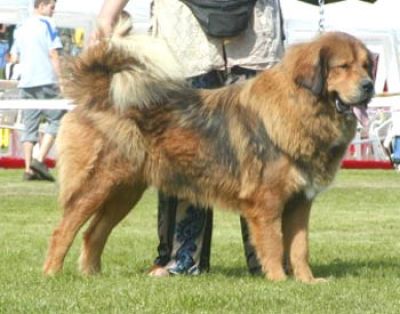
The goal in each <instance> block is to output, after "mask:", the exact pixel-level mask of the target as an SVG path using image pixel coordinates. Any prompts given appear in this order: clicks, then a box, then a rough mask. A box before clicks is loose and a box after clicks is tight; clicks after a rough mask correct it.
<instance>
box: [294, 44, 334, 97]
mask: <svg viewBox="0 0 400 314" xmlns="http://www.w3.org/2000/svg"><path fill="white" fill-rule="evenodd" d="M307 53H308V55H307ZM301 55H302V57H301V58H299V59H298V60H297V61H298V62H297V64H296V65H295V71H294V80H295V82H296V84H297V85H299V86H301V87H303V88H306V89H309V90H310V91H311V92H312V93H313V94H314V95H316V96H322V95H323V93H324V91H325V82H326V79H327V75H328V57H329V52H328V49H325V48H321V49H319V50H317V51H315V50H314V51H307V52H305V53H304V54H301Z"/></svg>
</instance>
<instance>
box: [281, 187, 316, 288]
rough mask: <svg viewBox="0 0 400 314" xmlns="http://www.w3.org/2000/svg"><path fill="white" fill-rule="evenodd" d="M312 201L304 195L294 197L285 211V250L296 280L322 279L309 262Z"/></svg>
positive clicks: (307, 281) (283, 224)
mask: <svg viewBox="0 0 400 314" xmlns="http://www.w3.org/2000/svg"><path fill="white" fill-rule="evenodd" d="M311 203H312V202H311V201H310V200H308V199H306V198H305V197H304V196H303V195H299V196H297V197H295V198H293V199H292V200H291V201H290V202H289V203H288V205H287V206H286V207H285V210H284V213H283V221H282V226H283V237H284V244H285V252H286V255H287V257H288V259H289V263H290V266H291V269H290V270H291V272H292V273H293V275H294V277H295V278H296V280H299V281H301V282H305V283H314V282H317V281H321V279H316V278H314V276H313V273H312V271H311V268H310V265H309V262H308V222H309V218H310V209H311Z"/></svg>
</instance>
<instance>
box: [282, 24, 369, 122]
mask: <svg viewBox="0 0 400 314" xmlns="http://www.w3.org/2000/svg"><path fill="white" fill-rule="evenodd" d="M288 57H289V58H290V59H291V61H290V62H291V65H292V71H293V73H292V75H293V78H294V80H295V83H296V84H297V85H298V86H300V87H301V88H305V89H308V90H309V91H310V92H311V93H312V94H314V95H315V96H316V97H320V98H323V99H326V100H329V103H331V104H334V105H335V106H336V110H337V111H338V112H339V113H341V114H351V113H353V114H354V115H355V116H356V117H357V118H358V120H359V121H360V122H361V123H363V124H364V123H365V122H366V121H365V120H366V119H368V116H367V115H366V108H367V104H368V102H369V101H370V100H371V97H372V96H373V95H374V81H373V77H372V68H373V60H372V54H371V53H370V52H369V50H368V49H367V48H366V47H365V45H364V44H363V43H362V42H361V41H360V40H358V39H356V38H355V37H353V36H351V35H348V34H346V33H341V32H330V33H325V34H323V35H321V36H320V37H319V38H318V39H317V40H315V41H313V42H311V43H307V44H300V45H297V46H295V47H293V50H289V52H288Z"/></svg>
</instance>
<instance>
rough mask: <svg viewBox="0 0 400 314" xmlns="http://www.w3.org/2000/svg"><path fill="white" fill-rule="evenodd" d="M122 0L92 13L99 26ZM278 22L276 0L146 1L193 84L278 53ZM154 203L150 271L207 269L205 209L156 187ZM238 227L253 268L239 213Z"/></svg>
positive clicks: (270, 61)
mask: <svg viewBox="0 0 400 314" xmlns="http://www.w3.org/2000/svg"><path fill="white" fill-rule="evenodd" d="M127 2H128V0H104V2H103V6H102V8H101V11H100V13H99V15H98V26H99V28H100V29H101V30H102V31H103V32H104V33H106V34H109V33H111V31H112V27H113V25H114V23H115V22H116V20H117V19H118V17H119V14H120V13H121V12H122V10H123V8H124V7H125V5H126V4H127ZM282 25H283V23H282V14H281V8H280V3H279V0H223V1H221V0H182V1H180V0H154V1H153V3H152V34H153V35H154V36H156V37H157V38H161V39H163V40H164V41H165V43H166V44H167V45H168V47H169V49H170V50H171V52H172V53H173V54H174V56H175V58H176V60H179V62H180V64H181V66H182V71H183V74H184V75H185V77H186V78H187V79H188V82H189V83H190V84H191V85H192V86H193V87H195V88H218V87H222V86H224V85H227V84H233V83H236V82H239V81H241V80H243V79H247V78H250V77H252V76H254V75H256V74H257V72H258V71H261V70H263V69H265V68H268V67H271V66H273V65H274V64H275V63H277V62H278V61H279V60H280V58H281V56H282V54H283V49H284V48H283V40H284V35H283V26H282ZM182 145H185V143H182ZM221 149H223V147H222V148H221ZM158 207H159V208H158V236H159V245H158V257H157V258H156V260H155V262H154V265H153V267H152V268H151V270H150V272H149V274H150V275H152V276H160V277H161V276H168V275H170V274H190V275H196V274H200V273H202V272H205V271H208V270H209V268H210V248H211V235H212V223H213V213H212V211H211V210H210V209H209V208H200V207H198V206H195V205H193V204H190V203H188V202H186V201H183V200H179V199H177V198H176V197H174V196H170V195H165V194H164V193H162V192H159V204H158ZM241 227H242V238H243V243H244V248H245V257H246V262H247V266H248V269H249V271H250V273H252V274H256V273H259V272H260V271H261V269H260V265H259V263H258V261H257V257H256V255H255V251H254V249H253V247H252V245H251V244H250V240H249V235H248V230H247V225H246V223H245V221H244V220H243V219H241Z"/></svg>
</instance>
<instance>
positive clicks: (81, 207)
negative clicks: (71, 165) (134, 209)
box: [43, 172, 113, 275]
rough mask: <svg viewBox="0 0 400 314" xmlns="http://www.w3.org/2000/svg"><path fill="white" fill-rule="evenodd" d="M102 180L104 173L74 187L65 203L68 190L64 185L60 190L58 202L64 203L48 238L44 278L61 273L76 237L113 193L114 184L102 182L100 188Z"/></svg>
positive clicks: (96, 174) (106, 181) (107, 181)
mask: <svg viewBox="0 0 400 314" xmlns="http://www.w3.org/2000/svg"><path fill="white" fill-rule="evenodd" d="M101 177H105V173H104V172H100V173H95V174H93V175H92V176H91V177H90V179H88V180H87V181H85V182H80V183H79V184H78V183H76V185H75V186H74V189H73V190H74V193H72V194H71V195H72V196H71V197H70V198H69V199H67V200H65V199H64V197H63V196H64V195H65V194H66V190H68V191H69V190H70V189H71V188H69V189H66V188H65V186H66V183H64V184H63V185H62V186H61V189H60V199H63V201H62V206H63V207H64V215H63V217H62V219H61V222H60V223H59V225H58V227H57V228H56V229H55V230H54V231H53V233H52V236H51V238H50V243H49V248H48V252H47V258H46V261H45V263H44V267H43V271H44V273H45V274H47V275H52V274H54V273H57V272H58V271H60V270H61V269H62V266H63V263H64V258H65V256H66V254H67V253H68V250H69V248H70V246H71V244H72V242H73V240H74V238H75V237H76V234H77V233H78V231H79V230H80V228H81V227H82V226H83V225H84V224H85V222H87V221H88V219H89V218H90V217H91V216H92V215H94V214H95V213H96V212H98V211H100V210H101V209H102V207H103V205H104V203H105V202H106V201H107V199H108V198H109V196H110V193H112V191H113V182H112V181H111V180H102V182H101V184H100V182H99V181H100V180H101V179H99V178H101Z"/></svg>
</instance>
